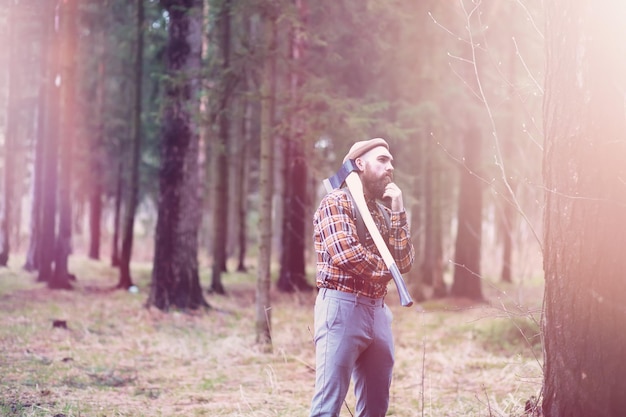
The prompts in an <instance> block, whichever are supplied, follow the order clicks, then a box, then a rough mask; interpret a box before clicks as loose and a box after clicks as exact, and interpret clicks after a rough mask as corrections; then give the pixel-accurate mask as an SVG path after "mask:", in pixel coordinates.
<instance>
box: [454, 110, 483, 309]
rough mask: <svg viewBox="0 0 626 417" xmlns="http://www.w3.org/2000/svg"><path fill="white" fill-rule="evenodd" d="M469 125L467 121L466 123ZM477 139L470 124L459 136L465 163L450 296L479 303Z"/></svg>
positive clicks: (479, 203)
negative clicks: (463, 133)
mask: <svg viewBox="0 0 626 417" xmlns="http://www.w3.org/2000/svg"><path fill="white" fill-rule="evenodd" d="M470 123H471V122H470ZM481 142H482V141H481V138H480V131H479V129H478V128H477V127H476V126H473V125H470V126H469V127H468V128H467V131H466V133H465V135H464V137H463V155H464V156H465V157H464V159H463V160H464V161H465V164H464V165H463V166H461V187H460V191H459V207H458V210H459V211H458V222H459V223H458V229H457V235H456V244H455V252H454V280H453V282H452V288H451V289H450V293H451V295H453V296H455V297H464V298H469V299H472V300H479V301H482V299H483V296H482V286H481V277H480V253H481V251H480V245H481V240H482V239H481V237H482V183H481V180H480V178H479V175H480V171H481V169H480V164H481V154H482V152H481V146H482V143H481Z"/></svg>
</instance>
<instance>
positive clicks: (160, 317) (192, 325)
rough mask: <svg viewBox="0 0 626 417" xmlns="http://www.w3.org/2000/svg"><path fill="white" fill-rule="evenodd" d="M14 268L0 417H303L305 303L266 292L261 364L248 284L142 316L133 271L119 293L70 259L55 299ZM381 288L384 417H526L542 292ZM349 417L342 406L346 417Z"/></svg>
mask: <svg viewBox="0 0 626 417" xmlns="http://www.w3.org/2000/svg"><path fill="white" fill-rule="evenodd" d="M20 266H21V263H20V261H19V259H18V260H17V261H13V262H12V265H11V266H10V267H9V268H5V269H2V270H0V320H1V322H2V325H1V326H0V350H1V352H2V354H1V356H0V375H1V377H0V415H2V416H51V417H52V416H55V417H62V416H65V417H70V416H94V417H96V416H97V417H105V416H107V417H111V416H166V417H170V416H185V417H186V416H211V417H214V416H288V417H295V416H307V415H308V408H309V403H310V399H311V396H312V394H313V384H314V371H313V366H314V348H313V343H312V328H313V304H314V297H315V295H314V294H313V293H299V294H290V295H287V294H280V293H277V292H273V293H272V308H271V323H272V337H273V350H272V352H271V353H264V352H263V349H261V348H259V347H258V346H257V345H256V344H255V308H254V300H255V282H254V279H255V275H254V273H252V274H235V273H229V274H225V275H224V276H223V282H224V285H225V287H226V289H227V291H228V295H227V296H217V295H208V294H207V296H206V298H207V301H208V302H209V304H211V306H212V307H213V309H211V310H209V311H206V312H205V311H202V312H193V313H184V312H170V313H163V312H161V311H158V310H156V309H154V308H151V309H147V308H145V301H146V298H147V294H148V285H149V279H150V265H149V264H136V265H134V267H133V275H134V280H135V283H136V284H137V286H138V287H139V292H138V293H136V294H132V293H129V292H126V291H119V290H113V289H112V287H113V286H114V285H115V284H116V283H117V272H116V270H114V269H113V268H111V267H109V266H108V265H107V264H105V263H104V262H96V261H90V260H87V259H85V258H75V257H73V258H72V259H71V263H70V266H71V270H72V272H74V273H75V274H76V275H77V277H78V281H77V282H76V283H75V289H74V290H73V291H65V290H54V291H53V290H49V289H47V288H46V286H45V285H44V284H41V283H36V282H35V280H36V278H35V276H34V275H33V274H29V273H26V272H24V271H22V270H21V268H20ZM208 273H209V272H208V270H207V271H203V277H202V282H203V288H206V287H207V285H208V282H209V276H208ZM389 289H390V294H389V295H388V297H387V302H388V303H389V304H390V306H391V309H392V311H393V313H394V324H393V326H394V332H395V341H396V365H395V368H394V379H393V382H392V387H391V406H390V409H389V412H388V414H387V415H388V416H397V417H415V416H422V417H423V416H428V417H435V416H436V417H443V416H455V417H457V416H466V417H473V416H476V417H478V416H506V417H512V416H514V417H519V416H524V415H525V414H524V408H525V404H526V402H527V401H528V400H529V399H531V398H533V397H538V396H539V395H540V391H541V383H542V370H541V366H542V359H541V342H540V336H539V330H538V329H539V327H538V324H537V321H538V319H539V315H540V308H541V301H542V291H543V288H542V284H541V282H540V280H539V279H538V280H537V283H535V284H530V283H528V284H526V286H524V287H520V286H519V285H515V284H509V285H508V286H502V285H501V284H498V288H496V286H495V285H494V284H491V283H488V282H486V281H485V282H484V284H483V291H484V293H485V295H486V297H487V298H488V300H489V302H488V303H484V304H472V303H469V302H467V301H463V300H455V299H442V300H436V301H428V302H425V303H421V304H419V305H417V306H415V305H414V306H413V307H410V308H403V307H401V306H400V305H399V303H398V302H397V300H396V297H395V295H396V294H395V288H393V283H391V284H390V288H389ZM54 324H57V327H55V326H54ZM63 325H65V327H64V326H63ZM352 415H354V396H353V394H352V393H350V394H349V395H348V398H347V399H346V403H345V406H344V407H343V409H342V412H341V416H342V417H347V416H352Z"/></svg>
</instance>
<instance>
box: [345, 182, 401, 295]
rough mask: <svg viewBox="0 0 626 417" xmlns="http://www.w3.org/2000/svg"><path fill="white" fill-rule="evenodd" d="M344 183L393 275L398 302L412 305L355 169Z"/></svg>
mask: <svg viewBox="0 0 626 417" xmlns="http://www.w3.org/2000/svg"><path fill="white" fill-rule="evenodd" d="M345 182H346V185H347V186H348V189H349V190H350V193H351V194H352V198H353V199H354V204H356V207H357V210H359V212H360V213H361V217H363V223H365V227H367V230H368V232H370V236H372V239H373V240H374V244H375V245H376V248H378V252H379V253H380V256H382V258H383V261H385V265H387V268H389V272H391V276H392V277H393V281H394V282H395V284H396V288H397V289H398V295H399V296H400V303H401V304H402V305H403V306H404V307H410V306H411V305H413V300H412V299H411V295H410V294H409V291H408V289H407V288H406V284H405V282H404V279H403V278H402V274H401V273H400V270H399V269H398V266H397V265H396V261H395V259H393V255H392V254H391V252H390V251H389V248H388V247H387V243H386V242H385V239H383V236H382V235H381V234H380V230H378V227H376V223H374V219H373V218H372V214H371V213H370V211H369V209H368V207H367V203H366V202H365V196H364V194H363V184H362V183H361V178H359V174H358V173H357V172H356V171H352V172H351V173H350V174H348V176H347V177H346V180H345Z"/></svg>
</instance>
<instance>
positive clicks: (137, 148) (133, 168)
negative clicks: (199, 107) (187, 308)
mask: <svg viewBox="0 0 626 417" xmlns="http://www.w3.org/2000/svg"><path fill="white" fill-rule="evenodd" d="M143 25H144V5H143V0H136V28H135V29H136V33H137V36H136V39H135V51H134V56H135V62H134V73H133V75H134V77H133V107H132V117H133V123H132V126H133V127H132V137H131V152H130V163H129V164H128V165H129V169H130V180H129V186H128V195H127V196H126V198H127V199H126V216H125V217H124V234H123V239H122V253H121V257H120V265H119V267H120V279H119V282H118V284H117V287H118V288H122V289H128V288H130V287H131V286H132V285H133V281H132V277H131V276H130V260H131V256H132V250H133V236H134V228H135V212H136V211H137V202H138V200H139V163H140V157H141V137H142V135H141V109H142V107H141V95H142V88H141V87H142V80H143Z"/></svg>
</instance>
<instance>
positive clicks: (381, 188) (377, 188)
mask: <svg viewBox="0 0 626 417" xmlns="http://www.w3.org/2000/svg"><path fill="white" fill-rule="evenodd" d="M361 181H362V182H363V188H364V190H365V191H366V195H367V196H368V197H369V198H375V199H378V200H382V199H383V194H384V193H385V188H386V187H387V184H389V183H390V182H392V181H393V177H392V176H391V174H385V175H383V176H382V177H375V176H374V175H373V174H372V173H371V172H369V171H367V170H365V171H364V172H363V175H362V176H361Z"/></svg>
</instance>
